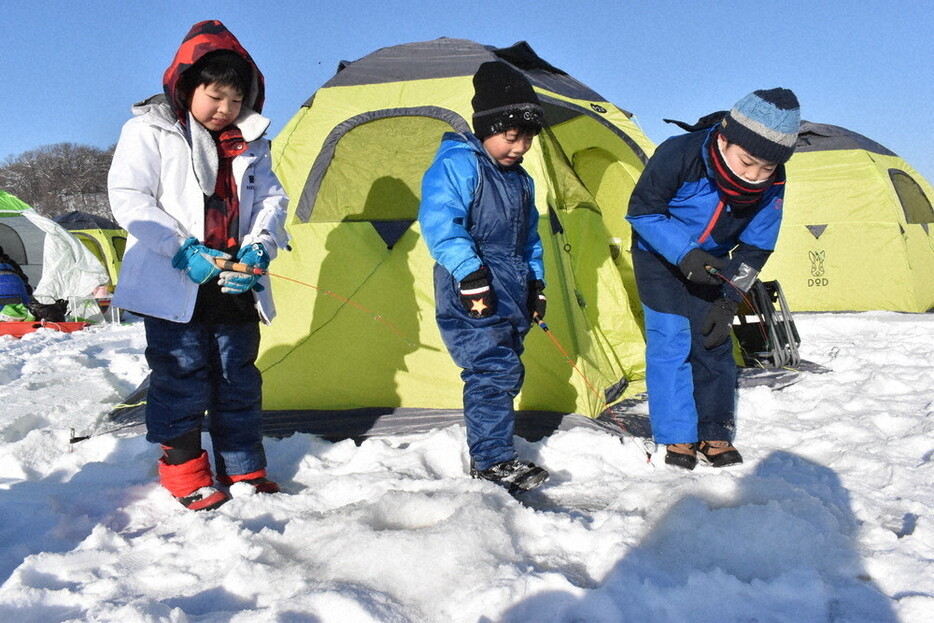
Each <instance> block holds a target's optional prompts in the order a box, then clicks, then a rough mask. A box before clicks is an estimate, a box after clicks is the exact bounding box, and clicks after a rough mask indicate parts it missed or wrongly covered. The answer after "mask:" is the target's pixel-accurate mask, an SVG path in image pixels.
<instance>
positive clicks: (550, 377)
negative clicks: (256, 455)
mask: <svg viewBox="0 0 934 623" xmlns="http://www.w3.org/2000/svg"><path fill="white" fill-rule="evenodd" d="M494 59H499V60H503V61H506V62H508V63H510V64H512V65H513V66H514V67H516V68H517V69H518V70H520V71H522V72H523V73H524V74H525V75H526V76H527V77H528V79H529V81H530V82H531V83H532V85H533V86H534V88H535V90H536V92H537V93H538V95H539V97H540V99H541V101H542V103H543V106H544V109H545V116H546V119H547V122H548V123H549V125H550V127H549V128H548V129H546V130H545V131H543V132H542V134H540V135H539V137H538V138H537V139H536V141H535V145H534V147H533V149H532V150H531V151H530V152H529V153H528V154H527V155H526V157H525V161H524V166H525V167H526V169H527V170H528V171H529V173H530V174H531V175H532V177H533V178H534V179H535V183H536V197H535V199H536V203H537V206H538V209H539V211H540V213H541V215H542V218H541V219H540V233H541V236H542V239H543V241H544V244H545V256H546V278H547V281H548V288H547V290H546V292H547V294H548V317H547V322H548V325H549V327H550V329H551V333H552V334H553V335H554V337H555V338H556V339H557V340H558V342H559V343H560V345H561V347H563V348H564V349H566V351H567V353H568V355H569V359H566V358H565V356H564V355H563V354H562V353H561V352H560V350H559V348H558V347H557V346H556V345H555V344H553V343H552V342H551V340H550V339H549V337H548V335H547V334H545V333H544V332H543V331H540V330H539V329H537V328H533V329H534V330H533V331H532V333H530V335H529V338H528V339H527V341H526V353H525V355H524V357H523V360H524V362H525V365H526V381H525V385H524V387H523V390H522V393H521V395H520V396H519V397H518V398H517V401H516V407H517V409H519V410H523V411H548V412H563V413H579V414H584V415H587V416H591V417H594V416H597V415H598V414H599V413H600V412H601V411H602V410H603V409H604V407H605V406H606V403H607V402H609V403H613V402H615V401H617V400H619V399H621V398H626V397H631V396H634V395H635V394H637V393H641V392H643V391H644V380H643V379H644V342H643V337H642V331H641V326H640V322H639V321H638V319H637V317H636V315H635V314H634V313H633V309H638V301H637V300H635V299H636V295H635V289H634V288H632V287H629V286H627V283H631V274H632V273H631V264H630V262H629V230H628V226H627V225H626V223H625V221H624V220H623V217H624V215H625V206H626V204H627V202H628V196H629V193H630V192H631V190H632V187H633V185H634V183H635V179H636V178H638V175H639V174H640V172H641V171H642V169H643V168H644V165H645V162H646V160H647V159H648V156H649V155H650V154H651V152H652V150H653V149H654V145H653V144H652V143H651V142H650V141H649V140H648V139H647V138H646V136H645V135H644V134H643V133H642V131H641V130H640V129H639V128H638V127H637V126H636V125H635V123H634V122H633V121H632V120H631V118H630V115H629V114H628V113H627V112H625V111H623V110H621V109H620V108H618V107H616V106H615V105H613V104H611V103H609V102H607V101H606V100H605V98H603V97H601V96H600V95H599V94H597V93H596V92H594V91H593V90H592V89H591V88H589V87H587V86H586V85H584V84H582V83H580V82H579V81H577V80H575V79H574V78H572V77H571V76H569V75H568V74H566V73H565V72H563V71H561V70H559V69H557V68H555V67H553V66H551V65H550V64H548V63H547V62H545V61H544V60H542V59H541V58H540V57H538V56H537V55H536V54H535V52H534V51H533V50H532V49H531V48H530V47H529V46H528V44H526V43H524V42H520V43H517V44H516V45H514V46H512V47H509V48H501V49H497V48H493V47H490V46H484V45H480V44H478V43H474V42H472V41H466V40H459V39H447V38H442V39H438V40H434V41H427V42H421V43H412V44H406V45H400V46H395V47H391V48H384V49H381V50H378V51H376V52H374V53H372V54H370V55H368V56H366V57H364V58H362V59H360V60H357V61H354V62H344V63H342V64H341V66H340V68H339V70H338V72H337V73H336V75H334V77H333V78H332V79H331V80H330V81H328V82H327V83H326V84H325V85H324V86H323V87H321V88H320V89H319V90H318V91H317V92H316V93H314V95H313V96H312V97H310V98H309V99H308V101H307V102H305V103H304V104H303V105H302V107H301V108H300V110H299V111H298V113H297V114H296V115H295V116H294V117H293V118H292V119H291V120H290V121H289V123H288V124H287V126H286V127H285V128H284V129H283V130H282V131H281V133H280V134H279V135H278V136H277V137H276V138H275V139H274V141H273V160H274V167H275V170H276V173H277V174H278V176H279V178H280V180H281V181H282V183H283V185H284V187H285V189H286V190H287V192H288V194H289V196H290V197H291V202H290V207H289V221H288V226H287V228H288V230H289V232H290V234H291V236H292V242H291V247H292V249H291V252H282V253H280V255H279V258H278V259H277V260H276V261H275V262H273V264H272V266H271V268H270V270H271V271H272V273H273V274H274V275H277V276H273V277H272V287H273V288H274V291H275V297H276V304H277V308H278V313H279V316H278V317H277V318H276V320H275V321H274V322H273V324H272V325H271V326H270V327H264V329H263V337H262V346H261V352H260V355H259V359H258V365H259V367H260V369H261V370H262V372H263V380H264V403H263V408H264V410H265V411H266V412H267V415H268V412H280V413H292V414H295V415H296V417H308V416H307V413H308V412H311V411H319V412H325V411H329V412H332V413H333V412H339V411H342V410H357V412H360V410H366V409H377V410H379V409H383V410H385V409H387V408H388V409H397V410H400V411H401V410H405V409H407V408H411V409H420V410H434V409H440V410H451V409H453V410H459V409H460V408H461V405H462V389H463V385H462V383H461V381H460V370H459V369H458V368H456V367H455V366H454V364H453V363H452V361H451V359H450V357H449V356H448V354H447V352H446V350H445V348H444V345H443V343H442V341H441V338H440V336H439V333H438V330H437V326H436V323H435V319H434V301H433V288H432V265H433V260H432V259H431V258H430V256H429V254H428V251H427V249H426V247H425V244H424V242H423V241H422V240H421V239H420V238H421V236H420V233H419V228H418V223H417V221H416V217H417V214H418V206H419V195H420V188H421V178H422V174H423V173H424V171H425V170H426V169H427V168H428V166H429V164H430V163H431V160H432V158H433V156H434V154H435V151H436V150H437V147H438V145H439V143H440V139H441V136H442V134H443V133H444V132H446V131H466V130H469V128H470V125H469V122H468V120H469V119H470V118H471V114H472V109H471V104H470V100H471V97H472V95H473V87H472V82H471V77H472V75H473V74H474V72H475V71H476V69H477V67H478V66H479V65H480V64H481V63H483V62H486V61H489V60H494ZM285 278H288V279H293V280H298V281H301V282H303V283H302V284H299V283H296V282H295V281H289V280H287V279H285ZM571 364H573V365H575V366H577V367H578V369H579V370H580V373H581V374H579V373H578V372H576V371H575V370H574V369H573V368H572V365H571ZM585 379H586V380H585ZM303 414H304V415H303Z"/></svg>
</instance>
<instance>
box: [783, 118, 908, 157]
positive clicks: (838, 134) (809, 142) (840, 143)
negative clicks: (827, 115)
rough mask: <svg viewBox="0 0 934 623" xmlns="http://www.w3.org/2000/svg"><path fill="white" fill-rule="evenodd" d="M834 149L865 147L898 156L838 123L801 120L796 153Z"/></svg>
mask: <svg viewBox="0 0 934 623" xmlns="http://www.w3.org/2000/svg"><path fill="white" fill-rule="evenodd" d="M833 149H865V150H866V151H871V152H873V153H877V154H881V155H883V156H897V154H896V153H894V152H893V151H891V150H889V149H888V148H886V147H884V146H883V145H880V144H879V143H877V142H875V141H874V140H872V139H870V138H866V137H865V136H863V135H862V134H858V133H856V132H853V131H852V130H847V129H846V128H841V127H840V126H838V125H830V124H829V123H811V122H810V121H802V122H801V126H800V127H799V128H798V142H797V143H796V144H795V152H796V153H800V152H805V151H830V150H833Z"/></svg>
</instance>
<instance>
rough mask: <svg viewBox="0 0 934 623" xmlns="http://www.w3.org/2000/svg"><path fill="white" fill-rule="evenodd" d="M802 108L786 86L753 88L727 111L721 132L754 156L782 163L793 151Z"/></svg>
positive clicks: (727, 138)
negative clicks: (755, 89)
mask: <svg viewBox="0 0 934 623" xmlns="http://www.w3.org/2000/svg"><path fill="white" fill-rule="evenodd" d="M800 123H801V107H800V105H799V104H798V98H797V97H795V94H794V93H793V92H791V91H790V90H788V89H782V88H777V89H768V90H759V91H753V92H752V93H750V94H749V95H747V96H746V97H744V98H743V99H741V100H739V101H738V102H736V105H734V106H733V108H732V109H731V110H730V112H728V113H727V114H726V117H724V118H723V121H722V122H721V125H720V134H721V135H723V138H725V139H726V140H728V141H729V142H731V143H736V144H738V145H739V146H740V147H742V148H743V149H745V150H746V151H748V152H749V153H750V154H752V155H753V156H755V157H756V158H761V159H762V160H768V161H769V162H775V163H778V164H782V163H784V162H787V161H788V159H789V158H791V155H792V154H793V153H794V151H795V141H797V140H798V125H799V124H800Z"/></svg>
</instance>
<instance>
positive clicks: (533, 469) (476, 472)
mask: <svg viewBox="0 0 934 623" xmlns="http://www.w3.org/2000/svg"><path fill="white" fill-rule="evenodd" d="M470 476H471V477H472V478H482V479H483V480H489V481H490V482H495V483H496V484H498V485H502V486H504V487H506V488H507V489H508V490H509V493H513V494H514V493H521V492H522V491H531V490H532V489H535V488H536V487H538V486H539V485H541V484H542V483H543V482H545V481H546V480H547V479H548V472H547V471H545V470H544V469H543V468H541V467H539V466H538V465H536V464H535V463H533V462H531V461H520V460H519V459H512V460H511V461H503V462H502V463H496V464H495V465H493V466H492V467H489V468H487V469H477V468H475V467H474V466H473V462H471V464H470Z"/></svg>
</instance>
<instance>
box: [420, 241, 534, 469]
mask: <svg viewBox="0 0 934 623" xmlns="http://www.w3.org/2000/svg"><path fill="white" fill-rule="evenodd" d="M485 262H486V264H487V267H488V268H489V269H490V272H491V274H492V282H491V286H492V288H493V292H494V294H495V296H496V313H495V314H493V315H492V316H490V317H489V318H478V319H474V318H471V317H470V316H468V315H467V311H466V310H465V309H464V308H463V306H462V305H461V303H460V294H459V292H460V287H459V284H458V282H457V281H456V280H455V279H454V277H453V276H451V273H449V272H448V271H447V269H445V268H444V267H443V266H441V265H440V264H436V265H435V269H434V283H435V304H436V312H435V318H436V319H437V321H438V328H439V329H440V330H441V338H442V339H443V340H444V344H445V346H446V347H447V349H448V352H449V353H450V354H451V357H452V358H453V359H454V363H455V364H457V365H458V366H459V367H460V368H462V371H461V379H462V380H463V381H464V421H465V423H466V425H467V447H468V448H469V450H470V458H471V460H472V461H473V464H474V466H475V467H476V468H477V469H481V470H483V469H488V468H489V467H491V466H493V465H494V464H496V463H500V462H502V461H509V460H512V459H514V458H516V450H515V448H514V447H513V441H512V436H513V431H514V429H515V411H514V409H513V400H514V399H515V397H516V396H517V395H518V394H519V390H520V389H521V388H522V381H523V380H524V378H525V367H524V366H523V365H522V360H521V356H522V351H523V348H524V346H523V342H524V340H525V336H526V335H527V334H528V332H529V328H530V327H531V325H530V321H529V317H528V310H527V300H528V266H527V265H525V262H524V261H522V260H521V259H519V258H511V259H506V260H504V261H496V260H494V259H493V258H489V257H488V258H485Z"/></svg>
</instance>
